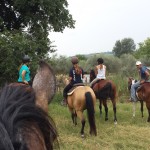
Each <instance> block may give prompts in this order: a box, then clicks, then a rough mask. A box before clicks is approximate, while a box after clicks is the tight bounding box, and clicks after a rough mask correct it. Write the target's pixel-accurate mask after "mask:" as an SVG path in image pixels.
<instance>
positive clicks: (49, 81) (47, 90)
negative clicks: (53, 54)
mask: <svg viewBox="0 0 150 150" xmlns="http://www.w3.org/2000/svg"><path fill="white" fill-rule="evenodd" d="M32 87H33V89H34V91H35V95H36V100H37V99H40V100H41V99H43V100H47V101H48V103H50V102H51V100H52V98H53V96H54V95H55V92H56V77H55V74H54V72H53V70H52V68H51V66H50V65H48V64H47V63H46V62H44V61H43V60H41V61H40V62H39V68H38V70H37V73H36V75H35V77H34V80H33V84H32Z"/></svg>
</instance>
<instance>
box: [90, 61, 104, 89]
mask: <svg viewBox="0 0 150 150" xmlns="http://www.w3.org/2000/svg"><path fill="white" fill-rule="evenodd" d="M97 63H98V65H97V66H96V67H95V75H96V78H95V79H94V80H93V81H92V82H91V83H90V87H92V86H93V85H94V83H96V82H97V81H98V80H102V79H106V66H105V65H104V64H103V63H104V60H103V59H102V58H98V59H97Z"/></svg>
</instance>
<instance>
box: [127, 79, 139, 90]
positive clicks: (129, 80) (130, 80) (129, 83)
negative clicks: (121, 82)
mask: <svg viewBox="0 0 150 150" xmlns="http://www.w3.org/2000/svg"><path fill="white" fill-rule="evenodd" d="M136 82H137V80H136V79H134V78H133V77H129V78H128V90H129V91H130V90H131V85H132V84H134V83H136Z"/></svg>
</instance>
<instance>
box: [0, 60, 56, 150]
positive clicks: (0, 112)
mask: <svg viewBox="0 0 150 150" xmlns="http://www.w3.org/2000/svg"><path fill="white" fill-rule="evenodd" d="M45 65H46V63H44V62H40V67H41V70H42V72H43V76H41V77H39V78H40V79H41V82H43V81H44V80H45V79H42V78H46V79H47V81H49V82H47V83H46V85H43V83H42V84H41V85H43V88H44V89H45V87H49V86H51V85H49V83H50V80H51V77H50V78H48V77H47V74H46V72H47V69H48V68H47V69H45V70H44V71H43V69H42V68H43V67H46V66H45ZM39 78H37V79H38V80H40V79H39ZM37 79H35V80H37ZM34 82H36V81H34ZM34 88H35V89H38V88H36V86H34ZM34 88H32V87H31V86H29V85H26V84H23V83H10V84H7V85H5V86H4V87H3V88H2V89H1V91H0V149H3V150H33V149H36V150H50V149H53V148H54V146H55V142H56V143H58V140H57V137H58V133H57V130H56V126H55V123H54V121H53V120H52V118H51V117H50V116H49V115H48V113H47V111H45V109H44V107H42V105H39V104H38V103H37V100H39V99H40V98H41V96H40V97H38V96H39V95H38V94H37V92H38V90H36V91H35V90H34ZM49 89H50V88H49ZM51 90H52V89H51ZM53 91H54V90H52V92H53ZM40 92H41V91H40ZM49 93H51V91H49ZM41 94H42V95H43V96H45V92H43V93H42V92H41ZM53 94H54V93H51V94H47V95H46V96H45V101H46V100H48V98H50V97H51V96H52V95H53Z"/></svg>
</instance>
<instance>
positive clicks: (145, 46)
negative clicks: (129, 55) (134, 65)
mask: <svg viewBox="0 0 150 150" xmlns="http://www.w3.org/2000/svg"><path fill="white" fill-rule="evenodd" d="M135 57H136V58H141V57H145V58H150V38H147V39H146V40H145V41H144V42H141V43H139V48H138V49H137V50H136V53H135Z"/></svg>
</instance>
